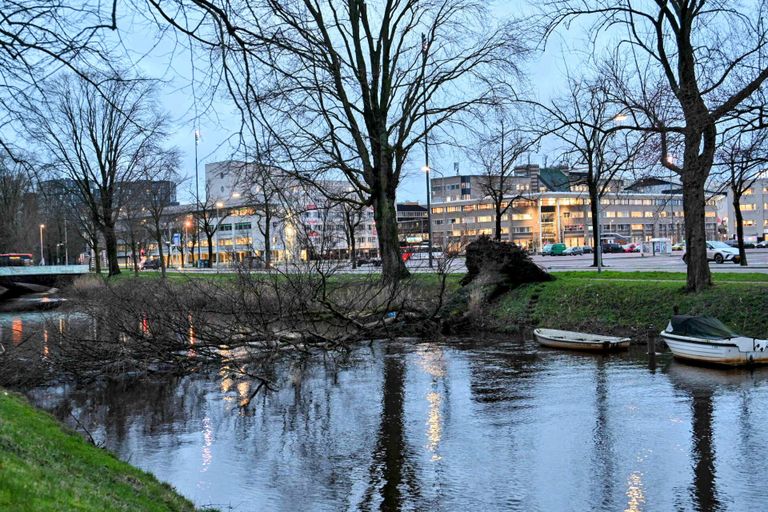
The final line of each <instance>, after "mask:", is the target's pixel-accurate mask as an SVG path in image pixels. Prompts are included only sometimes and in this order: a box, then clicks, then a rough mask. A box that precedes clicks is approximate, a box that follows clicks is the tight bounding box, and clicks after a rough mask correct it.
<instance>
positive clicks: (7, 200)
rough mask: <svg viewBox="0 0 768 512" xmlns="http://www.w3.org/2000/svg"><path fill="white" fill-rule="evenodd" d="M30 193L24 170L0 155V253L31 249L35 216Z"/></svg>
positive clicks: (35, 225)
mask: <svg viewBox="0 0 768 512" xmlns="http://www.w3.org/2000/svg"><path fill="white" fill-rule="evenodd" d="M32 195H33V194H32V181H31V180H30V177H29V174H28V172H27V170H26V169H25V168H23V167H21V166H19V165H18V164H17V163H15V162H14V161H13V160H12V159H11V158H10V157H3V158H0V252H21V251H27V252H33V251H32V249H33V248H34V247H35V241H36V237H35V234H36V233H37V225H38V224H39V218H38V211H37V210H38V207H37V205H35V204H33V201H31V200H30V198H31V197H32Z"/></svg>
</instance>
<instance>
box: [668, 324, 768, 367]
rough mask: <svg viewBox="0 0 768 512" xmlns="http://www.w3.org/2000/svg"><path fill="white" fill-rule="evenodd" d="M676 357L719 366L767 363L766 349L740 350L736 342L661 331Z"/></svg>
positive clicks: (767, 354)
mask: <svg viewBox="0 0 768 512" xmlns="http://www.w3.org/2000/svg"><path fill="white" fill-rule="evenodd" d="M661 337H662V338H663V339H664V341H665V342H666V343H667V346H668V347H669V350H671V351H672V355H674V356H675V358H676V359H680V360H683V361H690V362H695V363H700V364H711V365H720V366H751V365H760V364H768V351H742V350H739V347H738V346H737V345H736V344H732V343H727V342H726V340H723V341H721V342H718V341H709V340H696V339H693V338H687V337H683V336H676V335H670V334H668V333H666V332H662V333H661Z"/></svg>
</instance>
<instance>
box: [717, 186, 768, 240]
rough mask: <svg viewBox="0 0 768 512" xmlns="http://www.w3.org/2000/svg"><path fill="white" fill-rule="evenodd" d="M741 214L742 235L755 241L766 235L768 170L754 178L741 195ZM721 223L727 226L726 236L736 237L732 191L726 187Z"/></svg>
mask: <svg viewBox="0 0 768 512" xmlns="http://www.w3.org/2000/svg"><path fill="white" fill-rule="evenodd" d="M740 203H741V208H740V210H741V216H742V218H743V219H744V237H745V238H746V239H747V240H750V238H752V239H753V240H751V241H755V242H759V241H762V240H764V239H765V238H766V237H767V236H768V213H766V212H768V172H766V173H763V175H761V177H760V178H758V179H757V180H755V182H754V183H753V184H752V186H751V187H749V188H748V189H746V190H745V191H744V195H742V196H741V201H740ZM722 212H723V213H722V216H723V224H724V225H725V226H726V227H727V233H728V238H735V237H736V213H735V210H734V208H733V192H732V191H731V190H730V188H729V189H728V195H727V198H726V200H725V202H724V204H723V208H722Z"/></svg>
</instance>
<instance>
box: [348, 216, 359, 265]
mask: <svg viewBox="0 0 768 512" xmlns="http://www.w3.org/2000/svg"><path fill="white" fill-rule="evenodd" d="M348 229H350V236H349V258H350V259H351V260H352V268H353V269H355V268H357V240H355V228H354V227H353V226H348Z"/></svg>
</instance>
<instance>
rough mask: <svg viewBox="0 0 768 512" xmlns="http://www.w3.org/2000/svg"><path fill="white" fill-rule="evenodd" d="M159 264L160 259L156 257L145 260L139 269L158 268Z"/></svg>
mask: <svg viewBox="0 0 768 512" xmlns="http://www.w3.org/2000/svg"><path fill="white" fill-rule="evenodd" d="M160 266H161V265H160V259H159V258H156V259H154V260H147V261H145V262H144V264H143V265H142V266H141V270H157V269H159V268H160Z"/></svg>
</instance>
